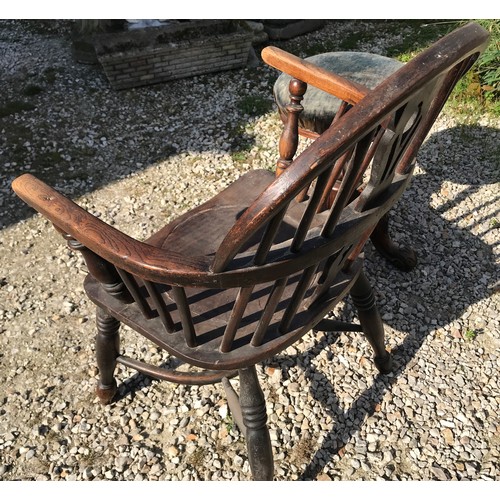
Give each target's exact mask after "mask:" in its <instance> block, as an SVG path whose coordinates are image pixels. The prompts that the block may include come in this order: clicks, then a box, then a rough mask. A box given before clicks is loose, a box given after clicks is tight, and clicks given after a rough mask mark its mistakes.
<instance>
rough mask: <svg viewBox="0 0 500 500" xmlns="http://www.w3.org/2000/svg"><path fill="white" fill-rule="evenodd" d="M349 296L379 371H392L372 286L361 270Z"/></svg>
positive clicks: (390, 357)
mask: <svg viewBox="0 0 500 500" xmlns="http://www.w3.org/2000/svg"><path fill="white" fill-rule="evenodd" d="M351 297H352V301H353V303H354V306H355V307H356V309H357V311H358V317H359V321H360V323H361V327H362V328H363V333H364V334H365V337H366V338H367V339H368V342H369V343H370V345H371V346H372V349H373V352H374V354H375V356H374V362H375V366H376V367H377V369H378V370H379V371H380V372H381V373H390V372H391V371H392V356H391V354H390V353H389V352H388V351H387V350H386V348H385V342H384V339H385V335H384V325H383V323H382V319H381V317H380V313H379V312H378V309H377V305H376V303H375V295H374V294H373V290H372V287H371V285H370V282H369V281H368V279H367V278H366V276H365V274H364V273H363V272H361V274H360V275H359V277H358V279H357V280H356V283H355V284H354V286H353V287H352V289H351Z"/></svg>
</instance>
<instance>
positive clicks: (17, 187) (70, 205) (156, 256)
mask: <svg viewBox="0 0 500 500" xmlns="http://www.w3.org/2000/svg"><path fill="white" fill-rule="evenodd" d="M12 188H13V190H14V191H15V193H16V194H17V195H18V196H19V197H20V198H21V199H22V200H24V201H25V202H26V203H27V204H28V205H30V206H31V207H33V208H34V209H35V210H37V211H38V212H40V213H41V214H42V215H44V216H45V217H46V218H47V219H49V220H50V221H51V222H52V223H53V224H54V225H55V226H56V227H57V228H58V229H60V230H62V231H64V232H65V233H67V234H69V235H71V236H72V237H73V238H75V239H76V240H78V241H79V242H80V243H81V244H83V245H85V246H86V247H87V248H89V249H90V250H92V251H93V252H94V253H96V254H97V255H100V256H101V257H102V258H104V259H106V260H107V261H109V262H111V263H112V264H114V265H115V266H117V267H119V268H121V269H124V270H126V271H128V272H130V273H133V274H136V275H138V276H141V277H143V278H145V279H150V280H152V281H159V282H165V283H169V284H173V285H175V284H177V281H178V280H180V281H185V279H186V277H191V278H194V277H199V276H200V274H204V273H206V272H207V271H208V264H207V263H206V262H203V261H194V260H193V259H187V258H186V257H185V256H183V255H181V254H179V253H176V252H171V251H166V250H164V249H160V248H157V247H153V246H151V245H148V244H146V243H143V242H140V241H138V240H136V239H134V238H131V237H130V236H127V235H126V234H124V233H122V232H121V231H119V230H118V229H115V228H114V227H112V226H110V225H108V224H106V223H105V222H103V221H102V220H100V219H98V218H97V217H95V216H93V215H92V214H90V213H89V212H87V211H86V210H84V209H83V208H81V207H80V206H78V205H77V204H76V203H74V202H73V201H71V200H70V199H68V198H66V197H65V196H63V195H62V194H60V193H58V192H57V191H56V190H55V189H52V188H51V187H50V186H48V185H47V184H45V183H44V182H42V181H41V180H39V179H37V178H36V177H34V176H33V175H31V174H23V175H21V176H19V177H18V178H17V179H15V180H14V181H13V182H12Z"/></svg>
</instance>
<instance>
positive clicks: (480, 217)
mask: <svg viewBox="0 0 500 500" xmlns="http://www.w3.org/2000/svg"><path fill="white" fill-rule="evenodd" d="M498 134H499V131H498V130H496V129H490V128H487V127H477V126H472V127H465V126H460V127H456V128H451V129H447V130H444V131H441V132H438V133H436V134H434V135H432V136H430V137H429V139H428V140H427V142H426V143H425V144H424V146H423V147H422V149H421V152H420V155H419V166H420V167H421V168H422V170H423V171H424V173H423V174H422V175H418V176H417V177H416V178H415V179H414V181H413V184H412V186H411V187H410V189H409V190H408V193H409V195H408V197H407V199H406V200H405V199H403V200H401V201H400V204H399V207H400V208H399V213H400V215H399V217H397V213H398V208H397V207H396V210H395V211H393V213H394V215H396V217H394V215H393V220H394V219H395V220H396V221H397V222H396V223H395V224H393V226H394V227H395V228H396V230H397V231H394V227H393V231H392V232H393V234H395V239H396V240H398V239H400V240H401V239H402V240H406V243H408V242H411V245H412V246H413V247H414V248H415V250H416V251H417V254H418V256H419V264H418V265H417V267H416V268H415V269H414V270H413V271H412V272H410V273H404V272H401V271H398V270H397V269H395V268H393V267H392V266H390V264H388V263H387V262H386V261H385V260H383V258H382V257H380V256H379V255H378V254H376V253H375V251H372V249H371V248H370V247H369V248H367V266H366V267H367V275H368V277H369V278H370V281H371V282H372V285H373V286H374V288H375V292H376V294H377V295H378V302H379V308H380V312H381V314H382V315H383V316H384V323H385V324H386V325H388V326H390V327H392V328H394V329H396V330H399V331H401V332H407V333H406V336H405V337H404V339H403V341H402V342H400V343H399V344H398V345H397V346H396V347H395V348H393V349H392V353H393V356H394V365H395V367H394V370H393V372H392V373H390V374H389V375H381V374H377V375H376V376H375V377H374V379H373V382H372V384H371V386H370V387H368V388H367V389H365V390H364V391H362V392H361V393H360V394H359V395H358V397H357V399H356V400H355V401H354V402H353V403H352V404H351V405H350V406H349V407H348V408H345V407H343V405H342V404H341V402H340V401H339V399H338V398H337V397H336V396H335V389H334V387H333V386H332V384H331V382H330V381H329V380H328V378H327V377H326V376H325V375H324V374H323V373H321V371H319V370H317V369H316V368H315V366H314V364H313V363H311V362H310V361H309V362H307V364H304V363H305V359H306V358H309V359H311V358H314V357H315V356H317V355H318V354H319V353H320V352H321V351H322V350H323V349H325V348H328V346H331V345H332V344H334V343H335V342H336V341H337V340H338V337H339V334H335V333H334V334H323V335H322V336H321V337H320V338H318V340H317V343H316V345H315V346H314V347H313V348H311V349H310V350H308V351H307V352H304V353H302V354H301V355H300V356H298V357H297V358H295V359H292V358H290V357H283V358H280V357H277V358H276V359H274V360H273V363H272V365H273V366H276V367H280V368H282V369H283V368H284V367H288V366H290V361H291V362H292V363H293V365H296V366H299V367H301V368H303V369H304V370H305V375H306V376H307V378H308V379H310V380H311V381H313V380H314V381H315V383H316V387H321V390H320V391H314V392H313V394H312V395H313V396H314V397H315V399H316V400H317V401H318V402H320V403H321V404H322V406H323V407H324V408H326V409H328V410H327V411H328V413H329V414H330V416H331V417H332V419H333V420H334V422H335V427H334V428H333V429H332V430H331V431H330V433H329V434H328V435H327V436H326V437H325V438H324V439H323V441H322V445H321V447H320V448H319V449H318V450H316V452H315V453H314V455H313V457H312V458H311V460H310V462H309V464H308V465H307V466H306V468H305V470H304V471H303V473H302V474H301V476H300V478H299V479H300V480H311V479H315V478H316V476H317V475H318V474H320V473H321V471H322V470H323V468H324V467H325V465H326V463H327V462H329V461H330V460H331V459H332V457H333V456H335V455H337V454H338V453H339V451H340V450H341V449H342V448H343V447H344V446H345V445H346V444H347V443H348V442H349V441H350V440H351V439H352V437H353V436H354V435H355V434H356V433H357V432H358V431H359V430H360V429H361V428H362V427H363V425H364V421H365V420H366V418H368V417H369V416H371V415H372V414H373V413H374V412H375V411H376V408H377V405H379V404H381V403H382V401H383V398H384V394H385V393H387V392H389V391H390V390H391V388H392V386H393V384H394V383H395V382H396V381H397V379H398V377H399V376H400V375H401V374H402V373H404V372H405V370H406V369H407V367H408V366H409V365H410V364H411V362H412V360H414V358H415V355H416V353H417V352H418V351H419V349H420V348H421V347H422V345H423V344H424V342H425V341H426V339H427V338H428V337H429V335H431V334H432V333H433V332H434V331H435V330H436V329H438V328H442V327H445V326H446V325H450V324H451V323H453V322H454V321H458V322H459V324H460V325H461V328H462V332H461V333H462V334H463V333H464V331H465V329H467V328H468V327H471V328H472V327H473V326H475V325H477V324H479V325H481V324H484V323H481V321H483V322H484V321H485V320H484V318H482V319H480V320H479V323H476V324H473V323H472V318H471V319H470V321H471V324H467V323H466V322H464V321H463V320H462V319H461V318H462V315H463V314H464V313H465V312H466V310H467V309H468V308H469V306H471V305H473V304H475V303H477V302H478V301H480V300H482V299H485V298H487V297H489V296H490V295H492V294H495V293H498V291H499V281H498V278H499V275H498V269H497V268H496V267H495V258H494V255H493V253H492V250H491V247H490V246H489V245H488V244H485V243H484V242H483V241H482V240H481V239H479V238H478V237H477V236H476V235H475V234H474V233H473V231H472V230H474V232H475V233H477V234H479V235H481V236H482V237H484V236H485V235H486V234H487V233H491V232H493V231H495V232H496V233H495V234H496V237H495V241H498V232H499V231H500V228H499V225H498V222H497V221H498V217H499V199H500V197H499V196H498V195H497V196H494V197H491V196H490V200H488V201H487V202H486V203H485V204H482V205H480V206H477V205H473V204H472V202H470V200H469V198H470V197H471V196H472V195H474V194H476V193H477V192H478V190H479V189H481V188H482V187H484V186H487V185H491V188H492V190H493V192H495V191H496V192H498V190H497V188H496V187H495V186H494V184H495V183H498V182H499V181H500V168H499V163H498V162H499V158H500V154H499V152H498V139H497V137H498ZM436 148H437V149H436ZM448 183H453V184H458V185H460V186H461V188H463V189H461V190H460V191H459V192H458V193H457V194H453V193H451V192H450V189H451V187H450V186H449V184H448ZM436 193H440V196H441V199H442V202H441V203H440V205H439V207H438V208H437V209H436V208H432V207H431V204H430V201H431V200H432V199H434V197H435V195H436ZM408 199H411V203H409V202H408V201H407V200H408ZM468 200H469V202H468ZM433 204H435V203H433ZM459 206H461V208H460V209H459ZM454 211H456V213H457V215H454V214H455V212H454ZM444 214H447V217H446V219H445V218H444V217H443V215H444ZM450 214H452V216H451V217H450ZM491 240H492V241H493V236H492V238H491ZM401 304H405V306H404V307H403V309H404V310H403V311H402V313H400V314H398V313H397V311H398V310H400V307H401ZM387 313H390V314H387ZM343 319H347V320H351V319H352V318H350V317H347V318H343ZM492 319H493V318H492ZM480 332H481V328H480V327H477V328H476V333H478V334H480ZM387 343H388V345H394V340H393V339H391V336H390V333H389V334H388V335H387ZM339 353H341V351H339ZM275 362H276V364H275ZM332 362H335V361H332ZM373 369H374V370H375V368H373ZM284 377H286V374H284ZM332 400H333V403H332ZM325 457H327V458H325Z"/></svg>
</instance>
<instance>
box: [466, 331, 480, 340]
mask: <svg viewBox="0 0 500 500" xmlns="http://www.w3.org/2000/svg"><path fill="white" fill-rule="evenodd" d="M477 333H478V332H477V331H476V330H474V329H472V328H467V330H465V333H464V339H465V340H468V341H469V342H470V341H472V340H474V339H475V338H476V337H477Z"/></svg>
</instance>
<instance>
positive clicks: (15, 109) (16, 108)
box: [0, 100, 35, 118]
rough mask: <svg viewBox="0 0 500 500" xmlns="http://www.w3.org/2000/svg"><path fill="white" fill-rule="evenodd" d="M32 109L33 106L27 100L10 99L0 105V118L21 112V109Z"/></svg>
mask: <svg viewBox="0 0 500 500" xmlns="http://www.w3.org/2000/svg"><path fill="white" fill-rule="evenodd" d="M33 109H35V106H34V105H33V104H31V103H29V102H26V101H19V100H15V101H10V102H8V103H7V104H5V105H4V106H2V107H0V118H4V117H6V116H10V115H15V114H17V113H21V112H22V111H31V110H33Z"/></svg>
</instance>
